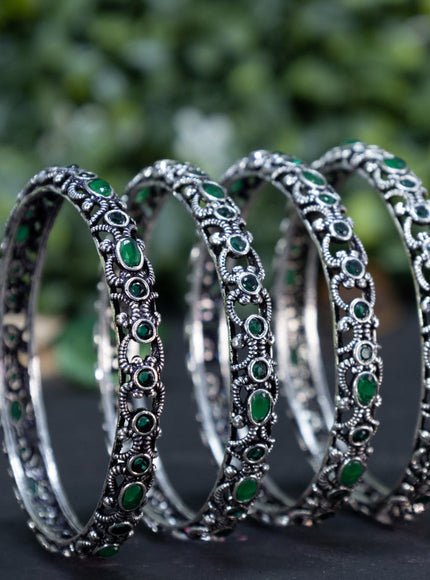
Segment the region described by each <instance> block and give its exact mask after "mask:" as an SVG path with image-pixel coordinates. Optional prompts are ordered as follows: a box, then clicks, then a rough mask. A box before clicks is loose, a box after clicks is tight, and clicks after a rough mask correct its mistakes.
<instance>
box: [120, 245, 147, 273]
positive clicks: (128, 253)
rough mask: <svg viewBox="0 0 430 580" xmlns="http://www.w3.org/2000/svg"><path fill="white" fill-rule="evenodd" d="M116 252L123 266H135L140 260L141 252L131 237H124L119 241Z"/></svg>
mask: <svg viewBox="0 0 430 580" xmlns="http://www.w3.org/2000/svg"><path fill="white" fill-rule="evenodd" d="M118 252H119V255H120V256H121V260H122V262H123V263H124V265H125V266H128V267H129V268H137V267H138V266H139V264H140V263H141V262H142V252H141V250H140V248H139V245H138V243H137V242H136V240H134V239H133V238H124V239H123V240H121V241H120V242H119V245H118Z"/></svg>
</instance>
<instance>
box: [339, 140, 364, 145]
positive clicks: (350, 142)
mask: <svg viewBox="0 0 430 580" xmlns="http://www.w3.org/2000/svg"><path fill="white" fill-rule="evenodd" d="M354 143H360V139H344V140H343V141H342V143H341V144H342V145H353V144H354Z"/></svg>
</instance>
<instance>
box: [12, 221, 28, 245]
mask: <svg viewBox="0 0 430 580" xmlns="http://www.w3.org/2000/svg"><path fill="white" fill-rule="evenodd" d="M29 235H30V228H29V227H28V226H26V225H22V226H19V228H18V229H17V230H16V234H15V241H16V242H18V243H20V242H24V241H25V240H26V239H27V238H28V236H29Z"/></svg>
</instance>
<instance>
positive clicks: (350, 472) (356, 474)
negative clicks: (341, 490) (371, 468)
mask: <svg viewBox="0 0 430 580" xmlns="http://www.w3.org/2000/svg"><path fill="white" fill-rule="evenodd" d="M362 473H363V464H362V463H361V461H357V460H356V459H350V460H349V461H347V462H346V463H345V465H344V466H343V468H342V471H341V472H340V477H339V481H340V484H341V485H345V486H346V487H352V486H353V485H354V484H355V483H357V481H358V480H359V479H360V477H361V475H362Z"/></svg>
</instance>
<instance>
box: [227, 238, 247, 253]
mask: <svg viewBox="0 0 430 580" xmlns="http://www.w3.org/2000/svg"><path fill="white" fill-rule="evenodd" d="M230 245H231V247H232V248H233V250H236V252H244V251H245V250H246V248H247V242H246V240H245V238H243V237H242V236H232V237H231V238H230Z"/></svg>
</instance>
